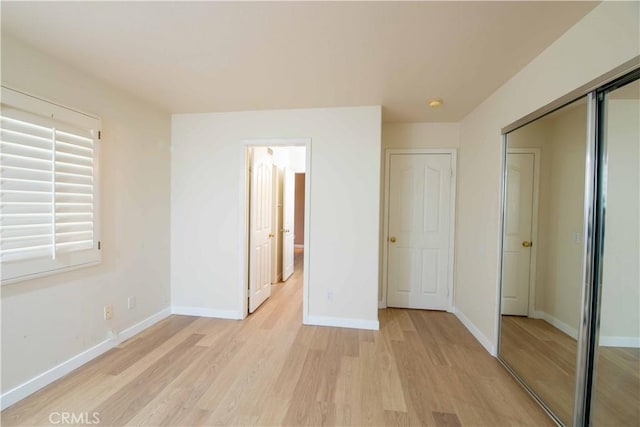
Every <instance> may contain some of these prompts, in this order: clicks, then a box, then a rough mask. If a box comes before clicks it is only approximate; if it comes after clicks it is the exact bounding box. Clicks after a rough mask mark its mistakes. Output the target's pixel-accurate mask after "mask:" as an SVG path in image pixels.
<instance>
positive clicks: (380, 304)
mask: <svg viewBox="0 0 640 427" xmlns="http://www.w3.org/2000/svg"><path fill="white" fill-rule="evenodd" d="M378 308H387V302H386V301H378Z"/></svg>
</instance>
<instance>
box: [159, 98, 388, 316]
mask: <svg viewBox="0 0 640 427" xmlns="http://www.w3.org/2000/svg"><path fill="white" fill-rule="evenodd" d="M172 123H173V126H172V161H171V164H172V193H171V202H172V203H171V214H172V216H171V236H172V245H171V251H172V256H171V295H172V303H173V305H174V306H178V307H185V308H186V309H187V310H192V311H193V309H194V308H198V309H202V310H200V312H207V313H211V314H214V315H228V316H230V317H234V316H236V317H237V316H241V315H242V313H241V300H240V298H239V296H240V292H241V290H242V288H243V287H244V286H246V284H245V283H243V280H242V278H241V277H240V269H241V247H242V244H243V243H242V241H241V236H240V230H241V223H242V222H243V218H244V213H243V212H240V211H239V209H240V208H239V206H240V201H241V199H240V198H241V197H242V195H241V191H240V185H241V184H240V182H241V181H240V180H241V177H242V174H243V170H242V169H243V167H242V165H243V158H244V151H243V148H242V143H241V141H242V140H243V139H246V138H271V137H279V138H285V137H305V138H311V139H312V143H311V144H312V148H311V167H310V171H308V172H307V176H310V180H311V192H310V194H309V195H308V197H310V206H311V211H310V221H311V224H310V229H309V232H310V241H309V242H305V244H306V246H307V250H308V252H309V254H310V271H309V274H310V282H309V316H310V317H313V318H321V320H322V319H324V320H331V319H338V320H339V321H340V322H342V323H345V322H347V323H348V322H352V323H353V322H356V323H358V322H362V323H361V324H362V325H368V326H371V327H373V326H377V319H378V313H377V294H378V291H377V289H378V244H379V238H378V230H379V217H378V211H379V206H380V193H379V191H378V186H377V185H375V184H374V185H372V183H378V182H379V180H380V147H381V142H380V140H381V139H380V127H381V109H380V107H379V106H375V107H354V108H329V109H308V110H280V111H254V112H241V113H215V114H184V115H174V116H173V121H172ZM339 207H342V208H339ZM329 292H331V293H332V295H333V298H332V300H331V301H329V300H328V298H327V294H328V293H329ZM345 319H346V320H345Z"/></svg>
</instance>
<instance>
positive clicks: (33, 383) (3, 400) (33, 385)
mask: <svg viewBox="0 0 640 427" xmlns="http://www.w3.org/2000/svg"><path fill="white" fill-rule="evenodd" d="M170 314H171V310H170V309H169V308H165V309H164V310H161V311H159V312H158V313H156V314H154V315H152V316H149V317H147V318H146V319H144V320H143V321H141V322H139V323H136V324H135V325H133V326H131V327H129V328H127V329H124V330H123V331H121V332H119V333H116V335H115V336H113V337H111V338H108V339H106V340H104V341H102V342H101V343H99V344H96V345H94V346H93V347H91V348H89V349H87V350H85V351H83V352H82V353H80V354H77V355H75V356H73V357H72V358H70V359H68V360H66V361H64V362H62V363H61V364H59V365H58V366H54V367H53V368H51V369H49V370H48V371H45V372H43V373H41V374H39V375H37V376H35V377H34V378H32V379H30V380H29V381H26V382H25V383H23V384H20V385H19V386H17V387H14V388H12V389H11V390H8V391H6V392H5V393H3V394H2V396H0V410H4V409H5V408H8V407H9V406H11V405H13V404H14V403H16V402H18V401H20V400H22V399H24V398H25V397H27V396H29V395H31V394H33V393H35V392H36V391H38V390H40V389H41V388H43V387H45V386H47V385H49V384H51V383H52V382H54V381H55V380H57V379H59V378H62V377H63V376H65V375H67V374H68V373H69V372H71V371H73V370H74V369H77V368H79V367H80V366H82V365H84V364H85V363H87V362H89V361H91V360H93V359H95V358H96V357H98V356H100V355H101V354H103V353H105V352H107V351H109V350H111V349H112V348H113V347H115V346H117V345H118V344H120V343H121V342H123V341H125V340H127V339H129V338H131V337H132V336H134V335H136V334H139V333H140V332H142V331H143V330H145V329H147V328H148V327H150V326H153V325H154V324H156V323H158V322H159V321H161V320H162V319H164V318H166V317H167V316H169V315H170Z"/></svg>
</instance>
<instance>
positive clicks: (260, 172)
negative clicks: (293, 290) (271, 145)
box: [249, 147, 273, 313]
mask: <svg viewBox="0 0 640 427" xmlns="http://www.w3.org/2000/svg"><path fill="white" fill-rule="evenodd" d="M251 157H252V158H251V180H250V185H251V188H250V195H251V198H250V202H249V211H250V213H249V227H250V233H249V247H250V248H251V250H250V253H249V312H250V313H253V312H254V311H255V310H256V309H257V308H258V307H259V306H260V304H262V303H263V302H264V301H265V300H266V299H267V298H269V295H270V294H271V240H272V238H273V232H272V230H271V226H272V224H271V215H272V213H273V208H272V203H273V198H272V191H273V186H272V177H273V175H272V174H273V171H272V167H273V164H272V155H271V150H269V149H268V148H266V147H256V148H253V150H252V155H251Z"/></svg>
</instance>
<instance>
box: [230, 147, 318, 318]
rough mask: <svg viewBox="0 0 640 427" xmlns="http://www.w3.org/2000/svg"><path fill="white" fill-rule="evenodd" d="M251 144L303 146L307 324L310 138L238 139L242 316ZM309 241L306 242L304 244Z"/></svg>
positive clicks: (305, 308)
mask: <svg viewBox="0 0 640 427" xmlns="http://www.w3.org/2000/svg"><path fill="white" fill-rule="evenodd" d="M252 147H305V174H306V177H305V178H306V179H305V185H304V186H305V189H304V190H305V200H304V208H305V212H304V241H305V250H304V257H303V261H302V263H303V268H304V272H303V274H302V323H304V324H306V323H307V318H308V316H309V259H310V257H309V255H310V248H311V240H310V238H309V236H310V234H311V233H310V225H311V209H310V207H311V138H247V139H243V140H241V144H240V149H241V153H240V154H241V155H240V159H241V163H240V165H239V170H240V189H239V190H240V193H239V195H240V197H239V206H240V212H241V213H242V214H243V215H244V218H243V220H241V221H239V224H240V228H239V230H238V237H239V243H240V244H239V245H238V246H239V251H240V254H239V255H240V256H239V259H240V264H239V266H238V277H239V281H240V284H241V286H240V291H239V294H240V295H239V298H240V301H239V302H240V315H241V319H246V317H247V315H248V312H249V203H248V201H249V198H250V197H251V195H250V192H249V156H248V152H249V150H248V149H249V148H252ZM307 242H308V243H307Z"/></svg>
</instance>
